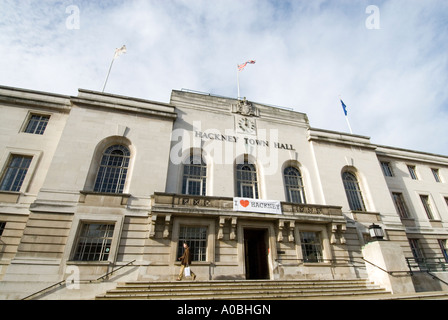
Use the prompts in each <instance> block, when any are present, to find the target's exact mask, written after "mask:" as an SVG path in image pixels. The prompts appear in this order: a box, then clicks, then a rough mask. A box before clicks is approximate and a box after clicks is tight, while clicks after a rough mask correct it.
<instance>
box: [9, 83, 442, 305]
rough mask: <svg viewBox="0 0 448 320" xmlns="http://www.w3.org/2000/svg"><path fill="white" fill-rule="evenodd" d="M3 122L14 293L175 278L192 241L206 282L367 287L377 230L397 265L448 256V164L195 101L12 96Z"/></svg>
mask: <svg viewBox="0 0 448 320" xmlns="http://www.w3.org/2000/svg"><path fill="white" fill-rule="evenodd" d="M0 114H1V115H2V117H0V122H1V126H0V130H1V131H2V132H1V135H0V150H1V153H0V169H1V173H0V174H1V175H0V179H1V180H0V232H1V233H0V297H3V298H9V299H18V298H21V297H24V296H26V295H28V294H31V293H33V292H36V291H38V290H40V289H42V288H45V287H47V286H49V285H52V284H54V283H57V282H60V281H64V280H65V279H68V278H70V279H74V280H76V281H73V282H72V283H75V284H76V283H79V285H78V286H75V289H76V290H69V289H70V288H65V289H64V290H59V293H58V294H59V296H60V297H62V298H73V297H78V298H79V297H82V298H89V297H93V296H94V295H95V294H99V293H101V292H103V291H105V289H106V288H110V287H113V286H114V285H115V284H116V283H115V282H118V281H119V282H122V281H124V280H134V281H138V280H145V281H172V280H174V279H175V278H176V276H177V273H178V271H179V266H180V264H179V262H178V260H177V258H178V257H179V256H180V255H181V254H182V248H181V244H182V242H183V241H187V242H188V243H189V244H190V247H191V249H192V252H193V261H194V262H193V266H192V268H193V270H194V272H195V274H196V275H197V276H198V280H212V279H214V280H215V279H218V280H221V279H222V280H225V279H271V280H277V279H302V278H303V279H352V278H367V277H369V274H368V269H366V266H365V261H364V260H363V259H362V258H363V248H364V246H365V245H366V244H367V243H369V242H370V241H371V240H372V239H371V238H370V235H369V227H370V226H371V225H372V224H376V225H378V226H380V227H381V228H382V230H383V231H384V238H385V240H388V241H389V242H390V243H395V244H397V245H398V248H399V251H400V252H398V255H403V256H404V257H407V258H413V259H414V260H413V261H414V262H415V261H417V262H418V261H422V259H428V261H429V260H431V259H434V261H439V262H441V265H443V262H446V261H448V257H447V249H446V248H447V239H448V185H447V183H448V180H447V179H448V157H447V156H443V155H435V154H428V153H424V152H418V151H413V150H404V149H400V148H395V147H389V146H379V145H375V144H372V143H371V142H370V139H369V137H365V136H359V135H352V134H346V133H342V132H334V131H329V130H323V129H316V128H313V127H311V126H310V123H309V121H308V118H307V116H306V114H303V113H300V112H296V111H292V110H289V109H285V108H279V107H273V106H268V105H264V104H261V103H255V102H251V101H247V100H246V99H244V100H237V99H232V98H226V97H220V96H214V95H209V94H203V93H197V92H191V91H176V90H174V91H172V94H171V100H170V102H169V103H161V102H155V101H148V100H143V99H136V98H132V97H124V96H118V95H111V94H104V93H99V92H93V91H89V90H82V89H80V90H79V93H78V95H77V96H63V95H57V94H52V93H45V92H36V91H31V90H25V89H19V88H11V87H0ZM419 259H420V260H419ZM411 260H412V259H411ZM425 261H426V260H425ZM431 261H432V260H431ZM131 262H132V264H130V263H131ZM128 264H129V265H128ZM121 266H126V267H124V268H123V269H122V271H121V273H120V275H119V276H116V280H109V281H107V282H105V283H102V284H97V283H89V281H90V280H95V279H98V278H99V277H101V276H103V275H104V274H106V273H107V272H109V271H111V270H114V269H116V268H119V267H121ZM437 271H440V270H437ZM439 276H440V277H441V278H442V279H446V280H448V279H447V278H446V275H445V274H443V273H441V274H439ZM114 279H115V278H114ZM413 281H414V285H415V286H416V288H420V289H422V290H423V289H424V288H423V287H424V286H425V285H424V284H423V283H424V281H422V280H421V279H420V280H418V279H417V280H415V279H413ZM67 287H69V286H67ZM430 289H433V288H432V287H431V288H430Z"/></svg>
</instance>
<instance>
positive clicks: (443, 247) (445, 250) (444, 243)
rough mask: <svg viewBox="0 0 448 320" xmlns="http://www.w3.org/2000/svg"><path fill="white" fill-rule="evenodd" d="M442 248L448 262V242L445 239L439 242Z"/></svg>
mask: <svg viewBox="0 0 448 320" xmlns="http://www.w3.org/2000/svg"><path fill="white" fill-rule="evenodd" d="M437 242H438V243H439V246H440V250H442V254H443V257H444V258H445V261H446V262H448V248H447V243H448V241H447V240H445V239H439V240H437Z"/></svg>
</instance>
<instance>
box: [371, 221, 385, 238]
mask: <svg viewBox="0 0 448 320" xmlns="http://www.w3.org/2000/svg"><path fill="white" fill-rule="evenodd" d="M369 233H370V237H371V238H372V239H373V240H377V241H378V240H383V238H384V231H383V228H381V226H379V225H376V224H374V223H373V224H372V225H371V226H369Z"/></svg>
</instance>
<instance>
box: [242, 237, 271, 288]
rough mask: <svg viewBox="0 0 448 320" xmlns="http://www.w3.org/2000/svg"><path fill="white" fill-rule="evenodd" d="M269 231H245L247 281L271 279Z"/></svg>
mask: <svg viewBox="0 0 448 320" xmlns="http://www.w3.org/2000/svg"><path fill="white" fill-rule="evenodd" d="M267 231H268V230H267V229H244V256H245V263H246V279H248V280H255V279H269V267H268V245H267V243H268V232H267Z"/></svg>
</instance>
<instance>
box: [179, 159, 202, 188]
mask: <svg viewBox="0 0 448 320" xmlns="http://www.w3.org/2000/svg"><path fill="white" fill-rule="evenodd" d="M206 180H207V165H206V164H205V162H204V160H203V159H202V157H200V156H193V155H192V156H190V158H189V159H188V161H187V163H185V164H184V173H183V179H182V194H190V195H195V196H205V194H206V190H207V188H206Z"/></svg>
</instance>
